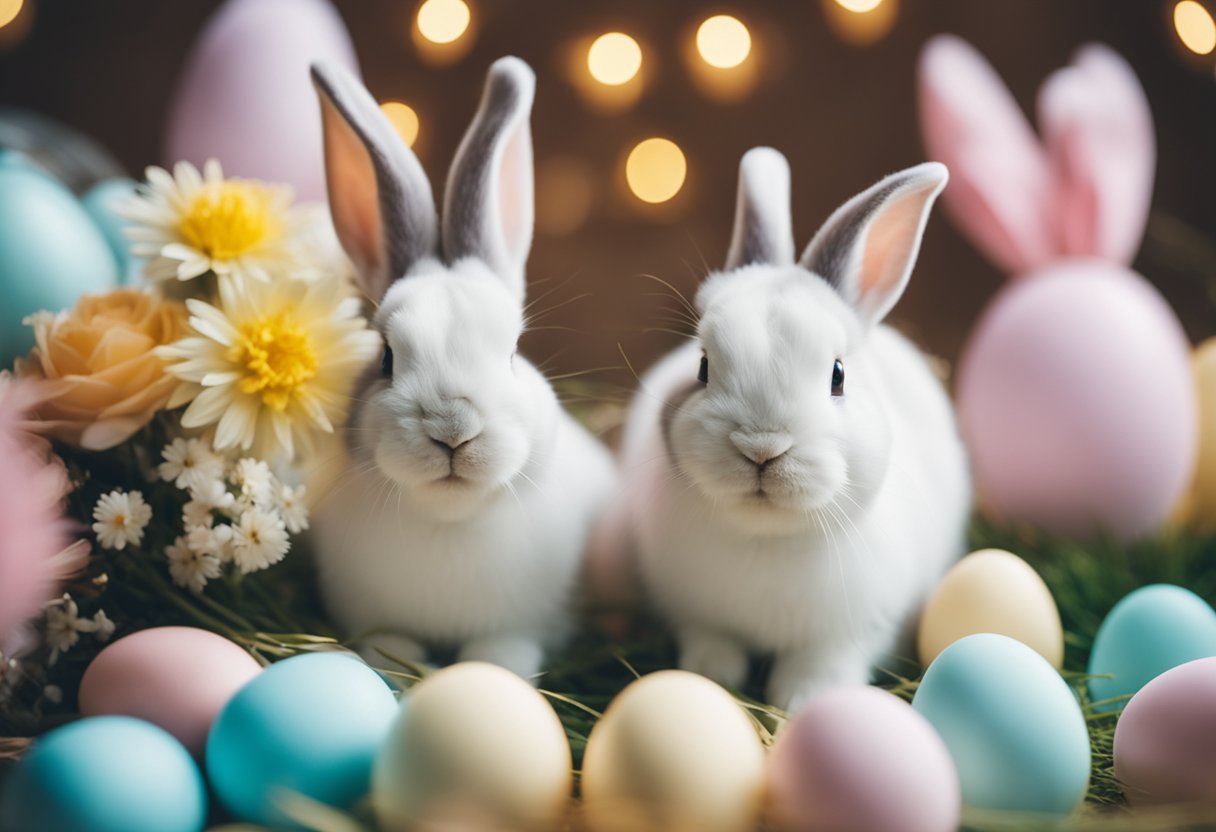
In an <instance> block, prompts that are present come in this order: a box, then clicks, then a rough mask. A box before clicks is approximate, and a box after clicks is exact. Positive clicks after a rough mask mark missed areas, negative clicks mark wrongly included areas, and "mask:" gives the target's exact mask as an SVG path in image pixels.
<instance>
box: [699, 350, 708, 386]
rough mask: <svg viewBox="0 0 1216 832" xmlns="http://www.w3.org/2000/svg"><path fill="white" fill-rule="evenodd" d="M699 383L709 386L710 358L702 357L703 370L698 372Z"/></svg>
mask: <svg viewBox="0 0 1216 832" xmlns="http://www.w3.org/2000/svg"><path fill="white" fill-rule="evenodd" d="M697 381H699V382H701V383H702V384H709V356H707V355H702V356H701V369H699V370H697Z"/></svg>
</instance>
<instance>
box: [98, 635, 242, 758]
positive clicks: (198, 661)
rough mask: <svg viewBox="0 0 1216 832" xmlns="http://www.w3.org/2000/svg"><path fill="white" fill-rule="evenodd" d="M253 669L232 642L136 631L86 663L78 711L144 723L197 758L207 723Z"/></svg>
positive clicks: (203, 740) (219, 638)
mask: <svg viewBox="0 0 1216 832" xmlns="http://www.w3.org/2000/svg"><path fill="white" fill-rule="evenodd" d="M261 669H262V668H261V665H259V664H258V663H257V661H255V660H254V658H253V657H252V656H250V655H249V654H248V653H246V652H245V651H244V650H242V649H241V648H240V647H238V646H237V645H236V644H235V643H233V642H231V641H229V640H228V639H226V638H224V637H223V636H219V635H216V634H215V633H213V632H210V631H208V630H200V629H197V628H195V627H153V628H152V629H150V630H140V631H139V632H136V633H132V634H131V635H129V636H126V637H124V638H120V639H119V640H118V641H116V642H114V643H113V644H110V645H108V646H107V647H106V648H105V649H104V650H102V651H101V652H100V653H98V654H97V657H96V658H94V659H93V661H92V663H91V664H89V667H88V669H87V670H85V673H84V679H82V680H81V682H80V712H81V713H82V714H84V715H85V716H99V715H102V714H118V715H124V716H133V717H138V718H139V719H144V720H147V721H148V722H151V723H153V724H154V725H158V726H160V727H161V728H163V729H165V730H166V731H168V732H169V733H170V734H172V735H173V736H175V737H177V738H178V739H179V740H180V741H181V742H182V744H183V745H185V746H186V748H188V749H189V750H190V753H192V754H194V755H195V756H196V757H200V758H201V757H202V754H203V749H204V748H205V747H206V745H207V732H208V731H210V730H211V723H212V722H214V721H215V717H216V716H217V715H218V714H219V712H220V710H221V709H222V708H223V707H224V705H226V704H227V703H228V700H229V699H231V698H232V696H233V694H235V693H236V692H237V691H238V690H240V688H241V687H242V686H243V685H244V684H245V683H246V682H248V681H249V680H250V679H252V678H253V677H254V676H256V675H257V674H258V672H259V671H260V670H261Z"/></svg>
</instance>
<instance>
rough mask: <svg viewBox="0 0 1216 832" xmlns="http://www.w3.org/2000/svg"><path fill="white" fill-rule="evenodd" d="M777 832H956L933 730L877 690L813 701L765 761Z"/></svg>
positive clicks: (950, 781)
mask: <svg viewBox="0 0 1216 832" xmlns="http://www.w3.org/2000/svg"><path fill="white" fill-rule="evenodd" d="M768 802H769V815H770V818H771V820H772V821H773V822H774V823H775V824H776V825H777V827H778V828H779V829H789V830H799V832H870V830H876V829H881V830H883V832H955V830H957V829H958V824H959V810H960V798H959V782H958V773H957V772H956V771H955V770H954V761H953V760H952V759H951V758H950V752H949V751H947V750H946V746H945V744H944V743H943V742H942V739H941V737H940V736H938V734H937V731H935V730H934V728H933V726H931V725H930V724H929V723H928V722H927V721H926V720H925V718H924V717H923V716H921V715H920V714H919V713H917V712H916V711H915V710H913V709H912V708H911V707H910V706H909V705H908V704H907V703H906V702H904V701H903V700H902V699H899V698H898V697H895V696H893V695H891V694H890V693H887V692H886V691H883V690H879V689H878V688H871V687H864V688H852V687H850V688H841V689H839V690H834V691H830V692H828V693H825V694H822V695H821V696H819V697H816V698H815V699H812V700H811V701H810V702H809V703H808V704H807V705H806V706H805V707H804V708H803V709H802V710H801V711H800V712H799V713H798V715H797V716H796V717H795V718H794V719H793V720H792V721H791V722H789V723H788V724H787V725H786V726H785V727H783V728H782V729H781V733H780V734H779V735H778V736H777V742H776V744H775V745H774V746H773V750H772V753H771V754H770V755H769V761H768Z"/></svg>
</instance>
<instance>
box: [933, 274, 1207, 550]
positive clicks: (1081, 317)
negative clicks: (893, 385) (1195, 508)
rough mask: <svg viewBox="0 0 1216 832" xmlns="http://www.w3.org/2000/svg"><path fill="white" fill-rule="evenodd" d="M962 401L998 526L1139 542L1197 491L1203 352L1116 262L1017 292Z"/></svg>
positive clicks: (993, 322)
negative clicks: (1196, 353) (1015, 524)
mask: <svg viewBox="0 0 1216 832" xmlns="http://www.w3.org/2000/svg"><path fill="white" fill-rule="evenodd" d="M956 395H957V400H958V410H959V420H960V423H961V429H962V431H963V435H964V438H965V440H966V442H967V445H968V447H969V449H970V451H971V454H972V466H973V469H974V472H975V480H976V483H977V484H978V485H979V488H980V492H981V493H980V495H979V496H980V500H981V502H982V503H983V505H984V508H985V509H986V511H988V512H989V513H990V514H991V515H993V516H995V517H996V518H997V519H1002V520H1017V521H1022V522H1029V523H1032V524H1034V525H1037V526H1039V527H1041V528H1043V529H1046V530H1048V531H1050V532H1054V533H1056V534H1062V535H1070V536H1081V537H1084V536H1091V535H1093V534H1094V533H1096V532H1103V531H1104V532H1110V533H1112V534H1114V535H1115V536H1117V537H1118V538H1120V539H1124V540H1128V539H1134V538H1137V537H1140V536H1143V535H1145V534H1148V533H1150V532H1152V531H1154V530H1155V529H1156V528H1157V527H1158V526H1160V524H1161V523H1162V522H1163V521H1164V519H1165V518H1166V516H1167V515H1168V514H1169V511H1170V509H1171V508H1172V507H1173V506H1174V504H1175V503H1176V502H1177V500H1178V499H1179V498H1180V497H1181V496H1182V494H1183V492H1184V491H1185V490H1186V488H1187V486H1188V484H1189V482H1190V477H1191V472H1192V469H1193V467H1194V464H1195V454H1196V450H1197V442H1198V417H1197V405H1196V400H1195V384H1194V380H1193V378H1192V376H1191V371H1190V346H1189V344H1188V342H1187V339H1186V335H1185V334H1184V333H1183V331H1182V327H1181V325H1180V324H1179V323H1178V319H1177V317H1176V316H1175V315H1174V313H1173V311H1172V310H1171V309H1170V307H1169V306H1168V304H1167V303H1166V302H1165V300H1164V298H1162V297H1161V295H1160V294H1159V293H1158V292H1157V290H1156V289H1154V288H1153V287H1152V286H1151V285H1150V284H1149V283H1148V282H1147V281H1146V280H1144V278H1142V277H1140V276H1139V275H1137V274H1135V273H1134V272H1131V271H1129V270H1127V269H1125V268H1123V267H1121V266H1118V265H1116V264H1113V263H1110V262H1101V261H1097V260H1092V261H1091V260H1064V261H1059V262H1057V263H1054V264H1052V265H1050V266H1047V267H1045V268H1043V269H1041V270H1039V271H1037V272H1035V273H1032V274H1028V275H1026V276H1024V277H1023V278H1022V279H1019V280H1016V281H1013V282H1011V283H1010V284H1008V285H1007V286H1006V287H1005V288H1004V289H1003V290H1002V292H1001V294H1000V295H998V296H997V298H995V299H994V300H993V302H992V303H991V304H990V305H989V307H988V309H987V311H986V312H985V314H984V316H983V317H982V318H981V320H980V322H979V325H978V326H977V327H976V329H975V331H974V332H973V333H972V335H971V338H970V341H969V343H968V344H967V346H966V348H965V350H964V351H963V355H962V358H961V363H960V367H959V371H958V384H957V390H956Z"/></svg>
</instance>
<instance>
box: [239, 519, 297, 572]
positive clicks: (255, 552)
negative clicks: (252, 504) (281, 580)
mask: <svg viewBox="0 0 1216 832" xmlns="http://www.w3.org/2000/svg"><path fill="white" fill-rule="evenodd" d="M290 548H291V540H290V538H288V536H287V526H286V524H285V523H284V522H283V518H281V517H279V516H278V515H277V514H275V513H274V512H271V511H264V510H262V509H260V508H252V509H250V510H249V511H246V512H244V513H243V514H241V519H240V521H239V522H238V523H237V524H236V525H235V526H233V527H232V560H233V562H234V563H235V564H236V566H237V568H238V569H240V570H241V573H242V574H245V575H247V574H249V573H250V572H256V571H258V570H259V569H265V568H266V567H268V566H271V565H273V564H276V563H278V562H279V561H281V560H282V559H283V556H284V555H286V554H287V550H288V549H290Z"/></svg>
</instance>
